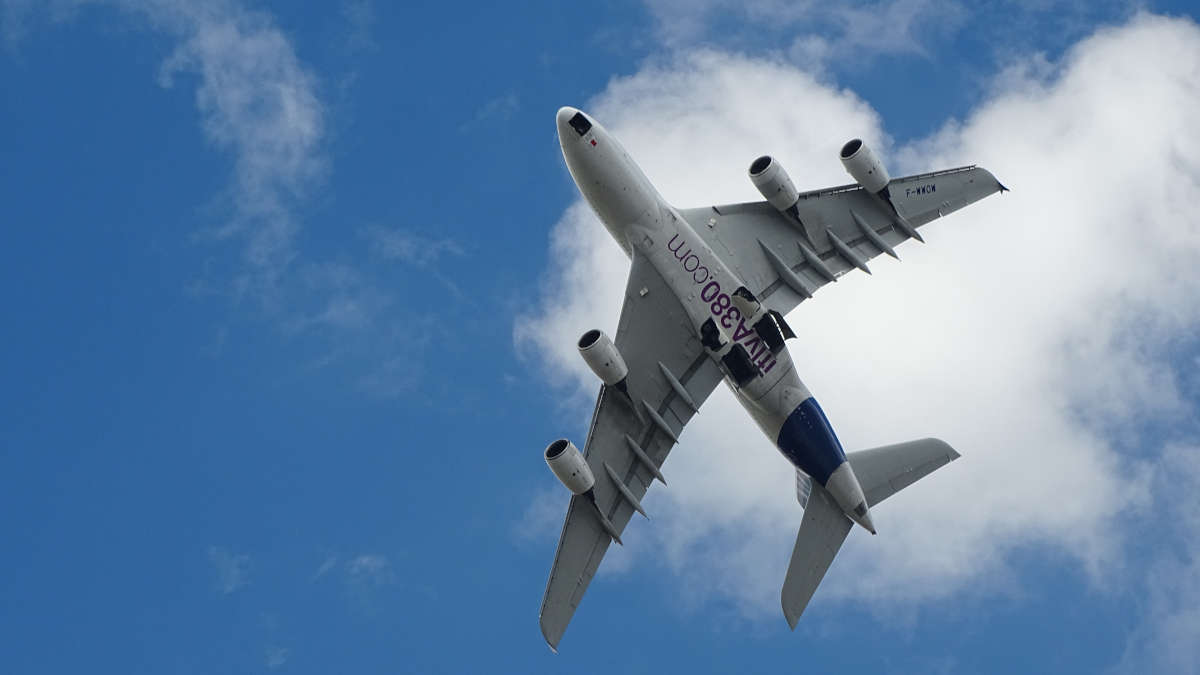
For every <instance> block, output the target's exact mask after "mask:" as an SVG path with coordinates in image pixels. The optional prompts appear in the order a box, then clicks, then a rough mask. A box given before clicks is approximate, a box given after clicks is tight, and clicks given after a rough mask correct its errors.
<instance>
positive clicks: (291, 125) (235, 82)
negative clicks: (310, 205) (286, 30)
mask: <svg viewBox="0 0 1200 675" xmlns="http://www.w3.org/2000/svg"><path fill="white" fill-rule="evenodd" d="M120 4H121V6H123V7H125V8H127V9H130V10H133V11H137V12H139V13H142V14H144V15H145V16H147V17H148V18H149V19H150V21H151V23H152V25H155V26H158V27H160V28H161V29H162V30H163V31H165V32H167V33H169V34H171V35H174V36H175V37H176V38H178V39H179V40H180V44H179V45H178V46H177V47H176V49H175V50H174V52H173V53H172V54H171V56H170V57H169V58H168V59H167V61H166V62H165V63H164V64H163V66H162V68H161V70H160V72H159V82H160V84H162V85H163V86H164V87H170V86H173V85H174V84H175V83H176V82H177V81H179V80H181V79H182V78H183V77H184V76H187V77H189V78H194V81H195V82H196V105H197V108H198V110H199V112H200V115H201V123H202V127H203V129H204V132H205V135H206V136H207V137H208V138H209V140H211V141H212V142H213V143H214V144H215V145H216V146H217V147H218V148H221V149H222V150H226V151H228V152H230V154H231V155H232V157H233V160H234V176H233V184H232V186H231V190H230V193H231V200H232V203H233V206H234V211H233V214H232V217H231V219H230V220H229V221H228V222H227V223H224V224H222V225H219V226H217V227H215V228H213V229H212V232H213V234H214V235H216V236H219V237H229V236H239V237H241V238H242V239H244V240H245V241H246V246H245V249H244V259H245V262H246V264H247V268H246V272H245V274H244V275H243V276H242V278H241V279H240V286H241V289H242V290H243V291H245V292H250V293H254V294H267V295H269V294H271V293H273V292H275V291H276V285H277V284H278V282H279V277H280V276H281V275H282V274H283V273H284V271H285V270H286V268H287V266H288V265H289V263H290V262H291V261H292V260H293V258H294V257H295V255H296V251H295V246H294V241H293V240H294V237H295V234H296V232H297V231H298V229H299V227H300V223H299V218H298V216H297V213H296V209H297V207H298V206H299V205H300V204H302V203H303V202H304V200H305V199H306V198H307V196H308V191H309V190H310V189H311V188H312V187H313V186H314V185H315V184H317V182H318V179H319V178H320V177H321V175H322V173H323V172H324V170H325V168H326V163H327V162H326V159H325V157H324V155H323V153H322V137H323V133H324V126H325V120H324V116H325V113H324V108H323V105H322V104H321V101H320V100H319V98H318V96H317V83H316V78H315V76H314V75H313V74H312V73H311V72H310V71H309V70H308V69H306V68H305V67H304V66H303V65H302V64H301V62H300V60H299V58H298V57H297V55H296V52H295V49H294V47H293V46H292V44H291V42H290V41H289V40H288V38H287V37H286V36H285V35H284V34H283V32H282V31H281V30H280V29H279V28H278V27H276V26H275V24H274V22H273V20H272V19H271V17H270V16H269V15H267V14H265V13H262V12H255V11H249V10H246V9H243V8H241V7H240V6H238V5H236V4H233V3H229V2H217V3H211V4H196V3H185V2H175V1H164V2H149V1H146V2H139V1H136V0H125V1H124V2H122V3H120Z"/></svg>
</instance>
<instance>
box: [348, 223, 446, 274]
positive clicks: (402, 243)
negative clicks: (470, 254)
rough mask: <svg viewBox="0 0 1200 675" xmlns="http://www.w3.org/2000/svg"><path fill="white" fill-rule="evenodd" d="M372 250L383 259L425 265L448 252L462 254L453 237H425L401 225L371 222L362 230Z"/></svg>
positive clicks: (431, 263) (435, 261) (433, 262)
mask: <svg viewBox="0 0 1200 675" xmlns="http://www.w3.org/2000/svg"><path fill="white" fill-rule="evenodd" d="M363 236H364V237H366V239H367V241H368V242H369V245H370V248H371V252H372V253H373V254H374V255H376V256H377V257H379V258H381V259H383V260H389V261H396V262H402V263H406V264H409V265H417V266H420V267H428V266H429V265H433V264H435V263H437V262H438V261H439V260H442V259H443V258H445V257H447V256H462V255H464V254H465V251H464V250H463V247H462V246H461V245H460V244H459V243H458V242H456V241H454V240H453V239H446V238H436V237H427V236H424V235H421V234H418V233H416V232H413V231H411V230H407V229H403V228H387V227H381V226H378V225H373V226H371V227H368V228H366V229H364V230H363Z"/></svg>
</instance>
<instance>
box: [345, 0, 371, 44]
mask: <svg viewBox="0 0 1200 675" xmlns="http://www.w3.org/2000/svg"><path fill="white" fill-rule="evenodd" d="M342 18H344V19H345V20H346V26H347V29H346V46H347V47H348V48H349V49H350V52H351V53H357V52H365V51H373V50H374V49H376V48H378V46H379V45H378V44H377V43H376V42H375V37H374V35H373V34H372V32H373V28H374V25H375V6H374V4H372V3H371V1H370V0H348V1H347V2H346V3H345V4H343V5H342Z"/></svg>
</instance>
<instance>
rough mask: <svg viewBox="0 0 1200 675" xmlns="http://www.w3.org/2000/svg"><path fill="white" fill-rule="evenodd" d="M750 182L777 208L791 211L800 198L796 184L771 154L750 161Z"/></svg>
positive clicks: (787, 211) (785, 211) (786, 211)
mask: <svg viewBox="0 0 1200 675" xmlns="http://www.w3.org/2000/svg"><path fill="white" fill-rule="evenodd" d="M750 182H751V183H754V187H756V188H758V191H759V192H760V193H762V196H763V197H764V198H765V199H766V200H767V201H768V202H770V203H771V206H774V207H775V208H776V209H777V210H779V211H782V212H784V213H790V212H791V210H792V207H793V206H795V205H796V200H798V199H800V193H799V192H797V191H796V186H795V185H792V179H791V178H789V177H788V175H787V172H786V171H784V170H783V167H782V166H780V165H779V162H777V161H775V158H774V157H772V156H770V155H763V156H762V157H759V158H758V159H756V160H754V161H753V162H751V163H750Z"/></svg>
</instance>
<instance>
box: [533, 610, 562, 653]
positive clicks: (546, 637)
mask: <svg viewBox="0 0 1200 675" xmlns="http://www.w3.org/2000/svg"><path fill="white" fill-rule="evenodd" d="M538 628H541V629H542V639H543V640H545V641H546V646H547V647H549V648H550V651H552V652H554V653H555V654H557V653H558V640H551V639H550V635H549V634H547V632H546V624H545V622H544V621H543V620H542V617H541V616H540V615H539V616H538ZM559 638H562V634H561V633H560V634H559Z"/></svg>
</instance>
